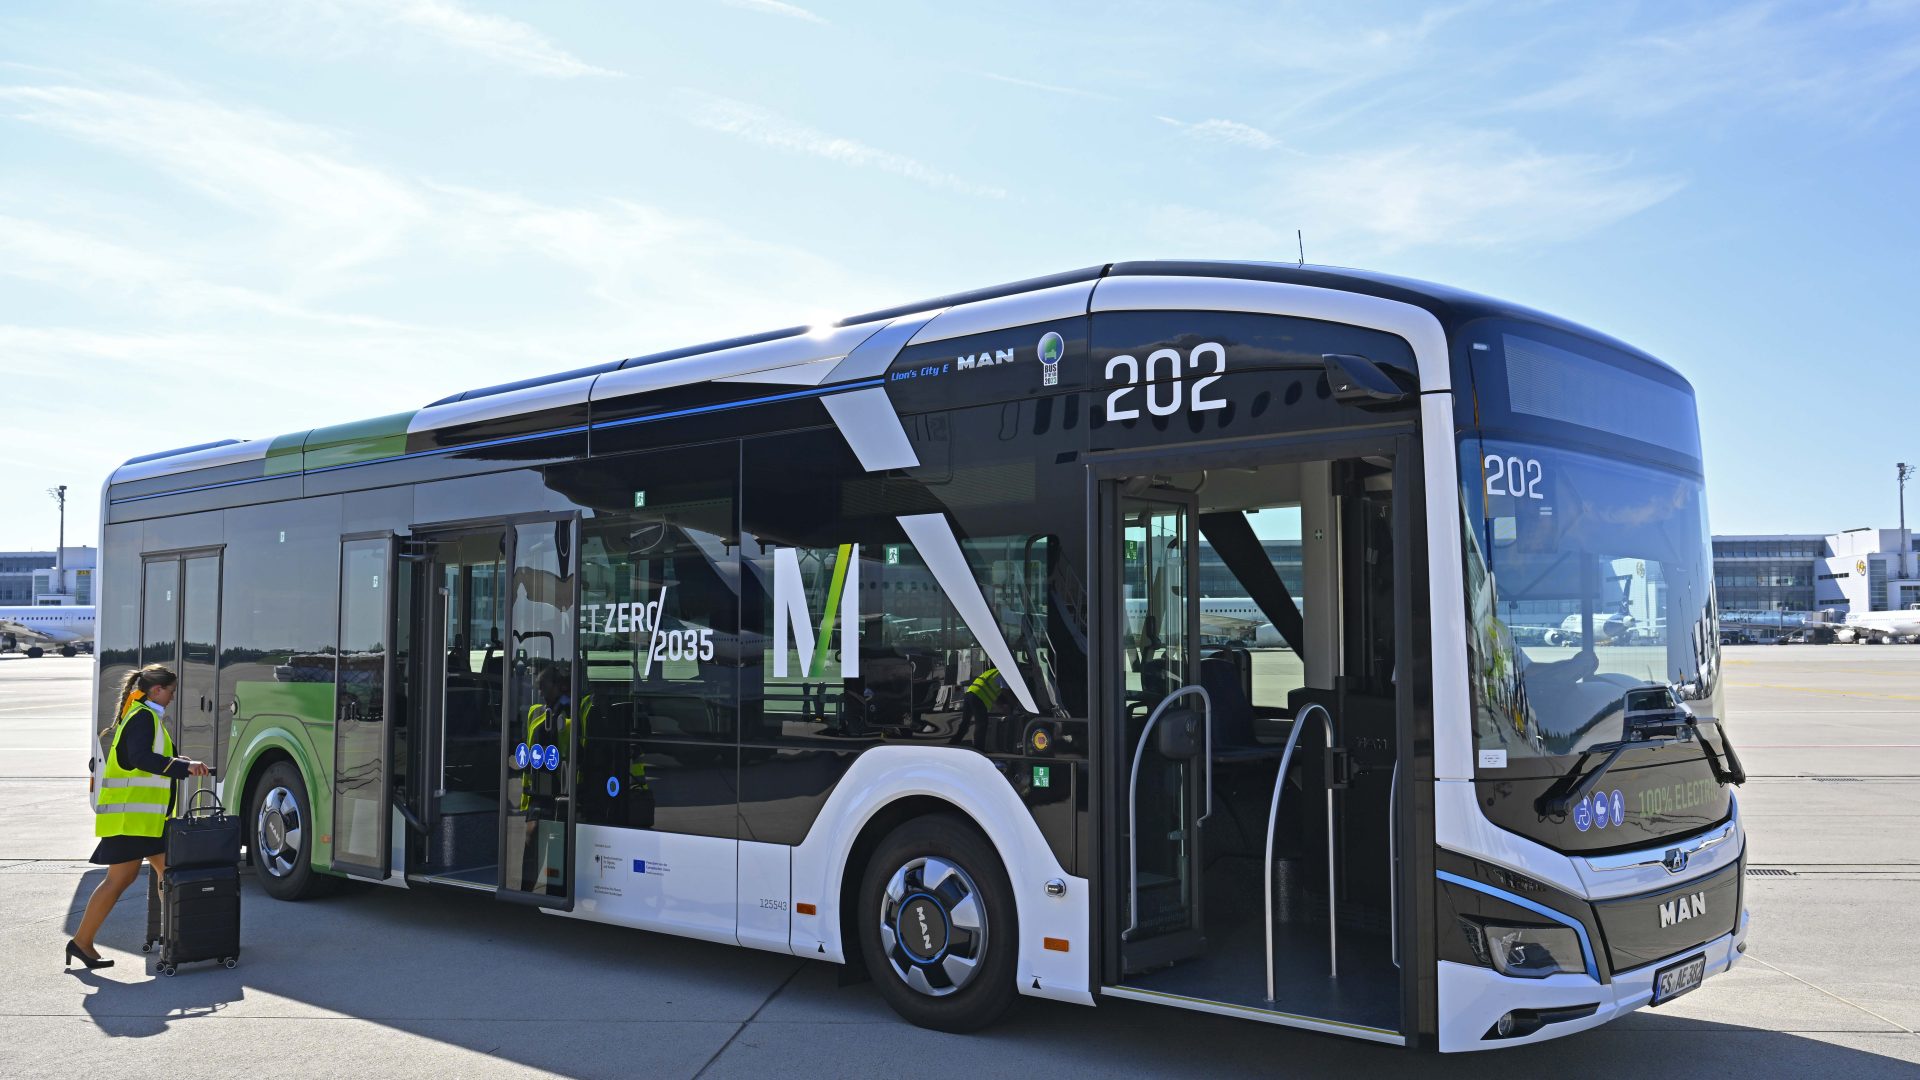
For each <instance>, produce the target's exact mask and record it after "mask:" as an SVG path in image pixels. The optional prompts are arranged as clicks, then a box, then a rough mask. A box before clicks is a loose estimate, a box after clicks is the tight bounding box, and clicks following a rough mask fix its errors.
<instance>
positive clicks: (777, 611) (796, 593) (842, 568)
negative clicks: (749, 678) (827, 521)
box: [773, 544, 860, 679]
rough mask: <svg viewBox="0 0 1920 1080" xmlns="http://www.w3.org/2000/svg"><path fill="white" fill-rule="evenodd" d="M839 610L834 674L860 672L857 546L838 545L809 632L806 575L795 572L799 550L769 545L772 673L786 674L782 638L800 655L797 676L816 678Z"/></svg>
mask: <svg viewBox="0 0 1920 1080" xmlns="http://www.w3.org/2000/svg"><path fill="white" fill-rule="evenodd" d="M835 611H838V612H839V613H840V675H841V677H842V678H847V679H857V678H859V677H860V545H859V544H841V545H840V548H839V551H838V552H837V553H836V556H835V558H834V560H833V579H832V581H831V582H830V583H829V584H828V585H827V609H826V611H825V613H824V614H822V615H821V617H820V624H819V626H820V633H819V634H818V636H816V635H815V634H814V622H813V610H812V609H811V608H810V607H808V605H807V586H806V579H805V578H803V577H801V576H800V553H799V552H798V551H796V550H794V549H793V548H774V549H773V675H774V678H777V679H784V678H786V677H787V642H788V640H789V636H791V640H792V642H793V651H794V652H797V653H799V654H800V656H801V658H802V659H801V664H802V665H803V670H802V671H801V672H800V677H801V678H803V679H817V678H820V677H821V676H822V675H824V674H825V673H826V670H827V645H828V644H829V643H830V642H831V641H832V640H833V614H834V612H835Z"/></svg>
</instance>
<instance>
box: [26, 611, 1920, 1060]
mask: <svg viewBox="0 0 1920 1080" xmlns="http://www.w3.org/2000/svg"><path fill="white" fill-rule="evenodd" d="M1725 652H1726V666H1725V671H1726V676H1727V681H1728V686H1729V693H1730V704H1729V707H1728V709H1727V712H1728V718H1727V719H1728V725H1729V731H1730V733H1731V735H1732V737H1733V738H1734V740H1735V744H1736V746H1737V747H1738V748H1739V751H1740V754H1741V757H1742V758H1743V760H1744V762H1745V764H1746V767H1747V771H1748V774H1749V777H1750V779H1749V781H1748V783H1747V785H1746V786H1745V787H1744V788H1743V789H1742V790H1741V792H1740V800H1741V806H1742V811H1743V813H1744V814H1745V817H1746V822H1747V826H1748V829H1749V831H1750V834H1751V837H1750V844H1751V852H1750V860H1749V871H1748V873H1749V880H1748V890H1747V897H1748V906H1749V908H1750V910H1751V911H1752V914H1753V929H1752V932H1751V937H1750V947H1749V949H1748V953H1747V956H1746V958H1745V959H1744V960H1743V961H1742V962H1741V964H1740V965H1739V966H1738V967H1736V968H1735V969H1734V970H1733V971H1732V972H1730V973H1728V974H1727V975H1724V976H1720V977H1717V978H1715V979H1712V980H1709V982H1708V983H1707V984H1706V985H1705V986H1704V987H1702V988H1701V989H1700V990H1698V991H1696V992H1694V993H1692V994H1689V995H1687V996H1685V997H1682V998H1680V999H1678V1000H1676V1001H1674V1002H1671V1003H1669V1004H1668V1005H1666V1006H1663V1007H1661V1008H1659V1009H1650V1010H1642V1011H1641V1012H1639V1013H1636V1014H1633V1015H1631V1016H1629V1017H1626V1018H1624V1019H1622V1020H1620V1021H1617V1022H1615V1023H1613V1024H1611V1025H1608V1026H1606V1027H1603V1028H1600V1029H1597V1030H1595V1031H1591V1032H1586V1033H1582V1034H1577V1035H1573V1036H1569V1037H1567V1038H1563V1039H1559V1040H1556V1041H1553V1042H1548V1043H1545V1044H1541V1045H1538V1046H1530V1047H1520V1048H1515V1049H1510V1050H1503V1051H1499V1052H1495V1053H1487V1054H1473V1055H1465V1056H1452V1057H1440V1056H1438V1055H1422V1054H1416V1053H1414V1052H1412V1051H1406V1050H1399V1049H1393V1048H1386V1047H1379V1046H1374V1045H1370V1044H1365V1043H1357V1042H1349V1041H1345V1040H1341V1039H1336V1038H1332V1037H1328V1036H1321V1035H1314V1034H1309V1033H1305V1032H1298V1031H1292V1030H1288V1029H1283V1028H1275V1027H1270V1026H1267V1025H1262V1024H1257V1023H1251V1022H1247V1021H1240V1020H1231V1019H1226V1018H1222V1017H1214V1016H1208V1015H1202V1014H1198V1013H1188V1012H1180V1011H1174V1010H1168V1009H1164V1008H1157V1007H1154V1006H1151V1005H1145V1004H1139V1003H1134V1002H1126V1001H1104V1002H1102V1003H1101V1004H1100V1005H1099V1006H1098V1007H1097V1008H1092V1009H1088V1008H1084V1007H1079V1006H1072V1005H1064V1004H1058V1003H1054V1002H1047V1001H1040V1000H1037V999H1032V998H1021V999H1019V1002H1018V1004H1017V1005H1016V1007H1015V1008H1014V1010H1013V1011H1012V1012H1011V1013H1010V1014H1009V1016H1008V1017H1007V1018H1006V1019H1005V1020H1004V1021H1003V1022H1002V1023H1000V1024H999V1025H998V1026H996V1027H994V1028H991V1029H989V1030H988V1031H986V1032H983V1033H980V1034H976V1035H970V1036H956V1035H946V1034H941V1033H938V1032H931V1031H925V1030H922V1029H919V1028H915V1027H912V1026H910V1025H908V1024H906V1023H904V1022H903V1021H901V1020H899V1019H898V1018H897V1017H895V1016H894V1014H893V1013H892V1012H891V1011H890V1010H889V1009H888V1008H887V1007H886V1005H885V1004H884V1003H883V1002H882V1001H881V1000H880V998H879V996H878V994H877V993H876V992H875V990H874V988H873V986H872V985H870V984H858V983H856V984H853V985H849V986H841V985H840V980H839V979H838V977H837V976H838V973H839V969H837V968H836V967H834V966H832V965H829V964H824V963H820V962H817V961H812V960H800V959H794V958H790V957H782V956H776V955H773V954H770V953H761V952H755V951H752V950H747V949H739V948H730V947H726V946H721V945H712V944H706V943H703V942H696V941H688V940H683V939H678V938H672V937H665V936H660V935H654V934H647V933H643V932H640V931H634V930H626V929H620V928H616V927H607V926H596V925H590V924H580V923H574V922H571V921H569V920H562V919H554V918H550V917H545V916H542V915H541V914H540V913H539V912H537V911H534V910H532V909H529V908H525V907H519V906H515V905H509V904H502V903H499V902H497V901H494V900H492V899H491V898H489V897H486V896H483V895H478V894H463V893H456V892H436V891H428V890H413V891H401V890H397V889H385V888H379V887H375V886H356V887H350V888H347V889H344V890H342V891H341V892H339V893H338V894H336V895H333V896H330V897H327V898H325V899H321V900H315V901H309V902H305V903H299V904H289V903H279V902H276V901H273V900H271V899H269V898H267V897H266V896H265V894H263V893H262V892H261V891H260V890H259V889H258V888H257V887H256V886H255V885H253V884H252V878H251V875H248V878H247V885H246V888H245V896H244V931H243V935H244V936H243V940H244V949H245V952H244V954H243V956H242V958H241V962H240V965H239V966H238V967H237V968H235V969H233V970H226V969H223V968H219V967H216V966H212V965H197V966H195V967H191V968H188V969H184V970H183V971H182V972H181V973H180V974H179V975H178V976H176V977H174V978H161V977H159V976H158V975H157V974H156V973H155V972H154V965H153V961H152V960H151V958H149V957H146V956H143V955H142V954H141V953H140V952H139V951H137V949H138V945H137V938H138V935H139V933H140V926H141V923H142V921H143V919H144V902H145V897H144V889H145V882H144V881H142V882H141V883H140V884H139V885H136V886H135V888H134V889H132V890H130V891H129V892H128V893H127V896H126V898H125V899H123V900H122V902H121V903H120V905H119V907H118V908H116V909H115V911H114V914H113V916H112V917H111V918H110V919H109V920H108V922H107V925H106V928H105V930H104V931H103V932H102V933H101V935H100V945H101V948H102V951H103V952H104V953H105V954H106V955H107V956H109V957H112V958H114V959H115V960H116V961H117V965H116V966H115V967H112V968H108V969H103V970H101V971H97V972H89V973H82V972H81V971H80V970H79V969H78V968H75V969H72V970H65V969H62V968H61V967H60V962H61V946H62V943H63V942H64V941H65V940H66V938H67V937H68V936H69V935H70V934H71V933H72V930H73V927H74V926H75V925H76V923H77V921H78V918H79V912H80V910H81V908H82V907H83V906H84V905H85V903H86V899H87V897H88V895H89V894H90V893H91V892H92V890H93V887H94V885H95V884H96V883H97V882H98V880H99V878H100V873H101V871H100V868H98V867H94V866H91V865H89V864H88V863H87V862H86V859H87V856H88V855H89V854H90V853H91V852H92V850H93V843H94V841H93V836H92V815H91V813H90V812H89V810H88V808H87V800H86V769H85V765H86V757H87V750H86V738H87V737H86V730H87V726H88V724H89V723H90V722H91V718H90V716H89V709H88V694H89V679H90V675H91V661H90V660H88V659H87V658H84V657H82V658H78V659H73V660H63V659H59V658H57V657H48V658H43V659H40V660H28V659H26V658H25V657H23V656H18V655H6V656H0V956H3V957H5V958H7V961H8V962H7V965H6V966H7V969H8V970H7V974H6V975H5V976H4V977H0V1076H4V1077H25V1076H51V1077H63V1076H76V1077H77V1076H85V1077H99V1076H110V1075H115V1074H116V1072H120V1071H125V1070H127V1069H151V1068H163V1069H164V1070H165V1071H167V1072H168V1073H175V1072H183V1073H185V1074H187V1075H194V1076H212V1077H221V1076H234V1077H238V1076H248V1077H273V1076H301V1077H315V1076H333V1075H340V1076H349V1075H350V1076H355V1077H371V1076H399V1075H420V1074H427V1073H433V1074H438V1075H447V1076H463V1077H464V1076H478V1077H496V1076H499V1077H508V1076H511V1077H522V1076H567V1077H599V1076H609V1077H611V1076H623V1077H655V1076H659V1077H696V1076H697V1077H734V1076H738V1077H780V1078H782V1080H790V1078H797V1077H816V1076H894V1075H912V1074H924V1075H930V1076H940V1075H955V1074H961V1073H965V1074H968V1075H975V1076H980V1075H986V1076H999V1075H1010V1076H1021V1077H1035V1076H1041V1077H1049V1078H1053V1077H1080V1076H1088V1077H1092V1076H1100V1077H1108V1076H1117V1075H1168V1076H1173V1075H1191V1076H1207V1077H1221V1076H1240V1075H1263V1076H1318V1075H1334V1074H1339V1075H1365V1074H1367V1073H1368V1072H1371V1071H1376V1070H1377V1071H1380V1072H1387V1071H1391V1072H1392V1073H1393V1074H1402V1073H1404V1074H1413V1075H1422V1076H1427V1075H1431V1076H1472V1077H1476V1078H1488V1077H1507V1076H1511V1077H1538V1076H1567V1077H1579V1076H1613V1077H1640V1076H1643V1075H1646V1074H1661V1075H1675V1074H1678V1075H1687V1076H1728V1077H1742V1078H1750V1077H1768V1076H1806V1075H1825V1076H1829V1077H1848V1078H1852V1077H1875V1076H1903V1077H1920V1035H1916V1033H1915V1032H1916V1029H1917V1028H1920V914H1917V913H1916V911H1917V910H1920V647H1914V646H1878V647H1876V646H1856V645H1827V646H1819V645H1795V646H1784V647H1782V646H1738V647H1731V648H1728V649H1727V650H1726V651H1725ZM155 1054H158V1055H163V1057H164V1064H161V1063H160V1062H161V1060H162V1059H157V1058H155V1057H154V1056H153V1055H155Z"/></svg>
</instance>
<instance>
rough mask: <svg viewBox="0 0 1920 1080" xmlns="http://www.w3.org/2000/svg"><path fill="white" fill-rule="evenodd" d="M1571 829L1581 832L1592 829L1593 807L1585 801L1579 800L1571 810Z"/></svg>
mask: <svg viewBox="0 0 1920 1080" xmlns="http://www.w3.org/2000/svg"><path fill="white" fill-rule="evenodd" d="M1573 827H1574V828H1576V829H1579V830H1580V831H1581V832H1586V831H1587V830H1588V829H1591V828H1593V805H1592V804H1591V803H1589V802H1588V801H1587V800H1586V799H1581V800H1580V802H1579V803H1578V804H1577V805H1575V806H1574V808H1573Z"/></svg>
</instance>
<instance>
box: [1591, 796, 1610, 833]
mask: <svg viewBox="0 0 1920 1080" xmlns="http://www.w3.org/2000/svg"><path fill="white" fill-rule="evenodd" d="M1612 813H1613V811H1612V809H1611V808H1610V807H1609V806H1608V805H1607V796H1606V793H1605V792H1601V793H1600V794H1598V795H1595V796H1594V797H1593V827H1594V828H1596V829H1604V828H1606V827H1607V823H1608V818H1609V816H1610V815H1611V814H1612Z"/></svg>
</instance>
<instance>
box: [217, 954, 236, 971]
mask: <svg viewBox="0 0 1920 1080" xmlns="http://www.w3.org/2000/svg"><path fill="white" fill-rule="evenodd" d="M220 962H221V963H223V964H225V965H227V967H229V968H237V967H239V966H240V961H239V959H237V958H235V957H232V956H229V957H227V958H226V959H225V960H222V961H220Z"/></svg>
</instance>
